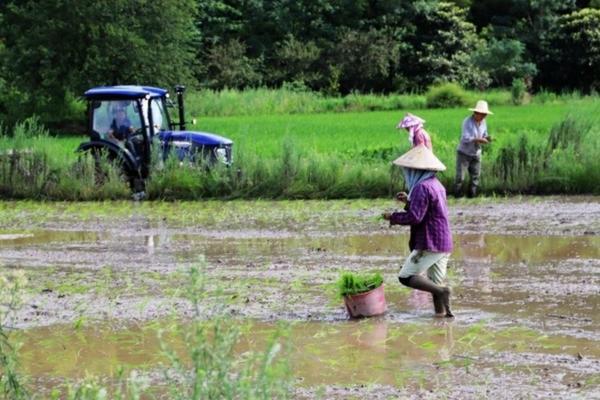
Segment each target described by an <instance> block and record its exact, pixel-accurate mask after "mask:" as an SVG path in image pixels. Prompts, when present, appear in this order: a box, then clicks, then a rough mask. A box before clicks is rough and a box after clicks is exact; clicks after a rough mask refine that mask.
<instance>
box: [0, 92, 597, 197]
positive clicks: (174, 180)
mask: <svg viewBox="0 0 600 400" xmlns="http://www.w3.org/2000/svg"><path fill="white" fill-rule="evenodd" d="M188 110H191V111H190V115H188V122H189V123H188V129H191V130H200V131H205V132H212V133H216V134H219V135H222V136H225V137H228V138H230V139H232V140H233V141H234V143H235V144H234V159H235V161H234V163H235V167H237V168H236V169H235V171H236V173H233V172H232V171H233V169H229V170H220V171H219V170H218V171H210V172H207V171H205V170H203V169H201V168H194V167H193V166H186V167H184V168H181V167H179V166H178V165H167V168H164V169H162V170H161V171H159V172H157V173H154V174H153V176H152V179H151V181H150V183H149V185H148V192H149V194H150V195H151V197H155V198H163V199H166V198H170V199H176V198H186V199H194V198H205V197H216V198H240V197H241V198H255V197H266V198H340V197H342V198H344V197H350V198H355V197H382V196H387V195H390V194H392V193H393V192H394V191H395V190H400V189H401V188H402V178H401V174H399V173H394V171H393V170H392V169H391V161H392V160H393V159H394V158H396V157H398V156H399V155H400V154H402V153H403V152H405V151H406V150H408V148H409V143H408V140H407V134H406V132H405V131H404V130H402V131H399V130H397V129H396V128H395V126H396V124H397V123H398V121H399V120H400V119H401V118H402V116H403V115H404V114H405V113H406V112H412V113H414V114H417V115H419V116H420V117H422V118H424V119H425V120H426V121H427V122H426V124H425V128H426V130H427V131H428V132H429V134H430V135H431V137H432V141H433V147H434V152H435V153H436V155H437V156H438V158H440V159H441V160H442V162H444V164H445V165H446V166H447V167H448V169H447V171H445V172H443V173H441V174H439V176H440V179H441V180H442V182H443V183H444V184H445V185H447V187H448V186H449V185H451V184H452V181H453V179H454V168H455V148H456V146H457V143H458V140H459V137H460V126H461V123H462V121H463V119H464V118H465V117H467V116H468V115H469V114H470V111H468V107H461V108H453V109H403V110H395V111H370V112H369V111H364V112H344V113H305V114H267V115H237V116H210V117H209V116H202V115H194V114H193V112H194V110H195V108H194V107H189V109H188ZM491 110H492V111H493V112H494V114H493V115H491V116H489V117H488V119H487V123H488V131H489V134H490V135H491V136H492V137H493V138H494V141H493V143H492V144H491V145H490V146H487V147H486V148H485V149H484V154H483V179H482V189H483V192H484V193H488V194H492V193H496V194H506V193H538V194H543V193H596V192H598V185H594V182H597V181H598V174H599V173H600V172H598V169H597V168H596V167H597V161H596V154H598V150H600V122H599V121H600V120H599V118H598V117H597V116H598V115H600V113H599V111H600V101H598V99H597V98H579V99H577V98H574V99H570V100H569V99H567V100H564V101H560V102H558V101H557V102H552V103H548V104H540V103H535V102H534V103H532V104H529V105H523V106H509V105H497V106H491ZM34 125H35V124H34ZM36 129H37V130H39V131H40V132H43V128H41V127H35V126H34V127H33V128H32V127H25V128H23V127H22V130H24V131H27V130H29V131H31V130H33V131H35V130H36ZM85 140H86V137H85V136H81V137H76V136H75V137H74V136H68V137H64V136H59V137H55V136H53V135H52V133H51V132H50V134H49V135H48V134H43V133H39V132H38V134H36V133H35V132H34V133H31V132H29V133H27V132H25V133H23V134H22V135H15V137H14V138H8V137H3V138H2V139H1V140H0V150H4V151H6V150H7V149H12V148H17V149H19V148H29V149H32V148H33V149H36V150H38V151H39V150H42V149H43V153H44V162H45V163H47V164H48V168H46V170H48V171H54V172H55V175H56V176H57V177H58V178H55V179H57V180H58V181H59V183H58V184H57V185H54V188H55V189H56V188H60V187H61V183H60V180H61V177H63V176H66V175H68V174H69V171H70V170H72V168H71V165H72V164H73V163H74V162H76V160H77V154H76V153H75V152H74V150H75V149H76V148H77V146H78V144H79V143H81V142H82V141H85ZM173 164H175V163H173ZM5 171H6V169H5ZM240 171H241V172H242V173H240ZM394 175H395V176H394ZM88 178H89V176H88ZM77 179H78V178H76V177H72V179H71V181H72V182H71V183H70V184H69V185H70V186H72V185H74V183H73V181H74V180H75V181H76V180H77ZM86 179H87V178H86ZM88 180H89V179H88ZM14 181H15V179H12V181H11V182H13V183H14ZM41 181H44V178H41ZM5 182H6V179H5ZM36 182H38V180H36ZM5 184H6V183H5ZM38 184H39V185H42V184H41V183H39V182H38ZM39 185H38V188H37V189H36V188H34V189H32V188H29V189H27V190H23V191H18V190H15V189H14V188H13V189H7V188H5V189H3V190H2V192H3V194H4V196H5V197H15V196H16V197H25V198H29V197H42V198H43V197H47V198H58V199H60V198H61V197H62V196H63V195H64V194H65V193H68V194H69V195H68V196H67V198H69V199H70V198H71V197H70V196H74V197H73V199H87V198H90V199H93V198H96V197H97V196H98V195H97V194H94V193H95V192H97V191H96V190H95V188H94V185H93V184H90V183H89V182H88V183H87V189H86V190H85V192H86V193H87V194H86V195H79V194H77V193H78V191H81V189H77V188H74V187H68V188H62V189H61V190H58V192H51V193H48V188H47V187H46V188H41V187H39ZM13 186H14V185H13ZM42 186H43V185H42ZM46 186H47V185H46ZM122 186H123V185H119V184H116V185H113V187H119V189H118V190H117V192H116V193H112V194H110V196H109V197H110V198H121V197H122V196H125V195H126V193H127V190H126V189H124V188H123V187H122ZM111 190H112V189H111ZM111 190H109V193H111ZM73 193H76V194H75V195H73ZM103 193H104V194H102V195H100V198H104V196H106V195H107V193H106V191H104V192H103ZM82 197H83V198H82Z"/></svg>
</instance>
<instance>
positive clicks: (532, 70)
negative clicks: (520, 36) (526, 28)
mask: <svg viewBox="0 0 600 400" xmlns="http://www.w3.org/2000/svg"><path fill="white" fill-rule="evenodd" d="M524 52H525V45H524V44H523V43H521V42H519V41H518V40H515V39H501V40H496V39H492V40H491V41H490V42H489V43H488V45H487V46H486V47H482V48H479V49H478V50H477V51H476V52H475V54H474V55H473V60H474V62H475V63H476V64H477V66H478V67H479V68H480V69H481V70H483V71H485V72H487V73H488V74H489V76H490V78H491V79H492V82H493V83H494V84H495V85H496V86H500V87H507V86H510V84H511V82H512V81H513V80H514V79H524V80H526V81H528V82H531V79H532V78H533V77H534V76H535V75H536V73H537V68H536V66H535V64H533V63H529V62H525V61H523V54H524Z"/></svg>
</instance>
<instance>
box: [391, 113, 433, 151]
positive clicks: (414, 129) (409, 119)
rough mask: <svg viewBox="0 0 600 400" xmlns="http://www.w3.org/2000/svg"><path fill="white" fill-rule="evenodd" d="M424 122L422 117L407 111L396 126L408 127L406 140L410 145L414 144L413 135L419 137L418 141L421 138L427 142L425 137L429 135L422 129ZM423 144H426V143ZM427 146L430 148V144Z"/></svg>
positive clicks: (399, 127)
mask: <svg viewBox="0 0 600 400" xmlns="http://www.w3.org/2000/svg"><path fill="white" fill-rule="evenodd" d="M424 123H425V120H424V119H422V118H419V117H417V116H416V115H413V114H410V113H407V114H406V116H405V117H404V118H402V121H400V122H399V123H398V125H397V126H396V128H398V129H401V128H408V141H409V142H410V144H411V146H415V145H416V144H415V143H414V139H415V135H417V136H418V137H419V142H421V141H423V140H424V141H425V142H427V139H426V138H428V137H429V135H427V134H426V132H425V131H424V130H423V124H424ZM425 144H426V145H427V143H425ZM427 147H429V148H431V144H429V145H428V146H427Z"/></svg>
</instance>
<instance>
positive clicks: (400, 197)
mask: <svg viewBox="0 0 600 400" xmlns="http://www.w3.org/2000/svg"><path fill="white" fill-rule="evenodd" d="M396 200H398V201H401V202H403V203H406V202H407V201H408V194H406V192H398V193H396Z"/></svg>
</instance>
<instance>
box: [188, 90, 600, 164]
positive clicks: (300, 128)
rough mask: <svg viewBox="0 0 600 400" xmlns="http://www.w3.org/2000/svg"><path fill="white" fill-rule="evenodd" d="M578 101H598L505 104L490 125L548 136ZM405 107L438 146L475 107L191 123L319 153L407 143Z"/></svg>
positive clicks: (268, 146)
mask: <svg viewBox="0 0 600 400" xmlns="http://www.w3.org/2000/svg"><path fill="white" fill-rule="evenodd" d="M575 107H577V108H579V109H588V110H590V111H591V110H593V109H595V108H597V106H594V103H593V102H589V101H588V102H576V103H572V104H551V105H537V104H532V105H528V106H520V107H517V106H500V107H496V108H493V109H492V110H493V112H494V115H493V116H490V117H489V118H488V120H487V123H488V130H489V132H490V134H492V135H494V136H495V138H497V139H499V140H504V139H503V138H504V137H507V136H508V137H510V136H513V135H517V134H519V133H522V132H529V133H531V134H534V135H539V136H544V135H546V134H547V133H548V132H549V131H550V128H551V127H552V125H553V124H555V123H557V122H559V121H560V120H561V119H562V118H564V116H565V115H566V114H567V113H568V112H569V111H570V110H572V109H574V108H575ZM406 112H412V113H415V114H417V115H419V116H420V117H422V118H424V119H425V120H426V121H427V122H426V124H425V129H426V130H427V131H428V132H429V134H430V135H431V137H432V141H433V145H434V148H435V150H436V152H439V151H440V150H442V151H443V150H444V149H447V148H449V147H450V148H455V147H456V145H457V143H458V139H459V137H460V126H461V124H462V121H463V119H464V118H465V117H467V116H468V115H469V114H470V112H469V111H468V110H467V109H466V108H457V109H444V110H429V109H428V110H417V109H407V110H401V111H400V110H398V111H374V112H349V113H344V114H339V113H324V114H300V115H256V116H234V117H205V118H200V119H198V120H197V124H196V125H194V126H192V127H190V128H193V129H196V130H201V131H206V132H214V133H218V134H220V135H223V136H226V137H228V138H230V139H232V140H233V141H234V142H235V144H236V147H238V148H240V149H244V150H248V151H260V152H261V154H264V155H267V156H269V155H274V154H276V153H278V152H279V151H280V150H281V144H282V143H283V142H284V141H285V140H286V139H292V140H293V141H294V142H297V143H301V145H302V148H303V149H304V150H307V151H311V152H317V153H328V154H329V153H331V152H334V153H342V154H344V153H355V152H361V151H363V150H365V149H372V148H385V147H392V146H400V147H401V148H406V147H408V141H407V135H406V132H405V131H404V130H402V131H399V130H397V129H396V124H397V123H398V121H399V120H400V119H402V117H403V116H404V114H405V113H406Z"/></svg>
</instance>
